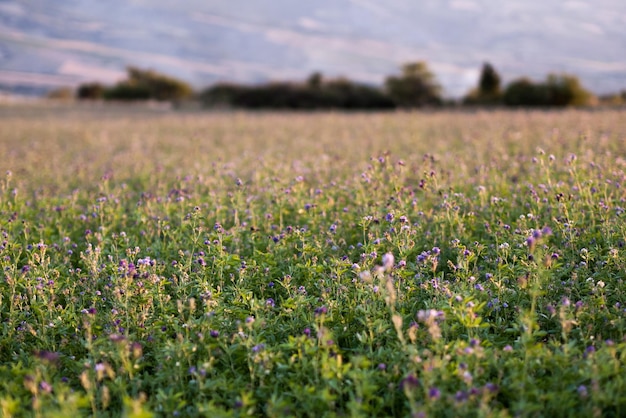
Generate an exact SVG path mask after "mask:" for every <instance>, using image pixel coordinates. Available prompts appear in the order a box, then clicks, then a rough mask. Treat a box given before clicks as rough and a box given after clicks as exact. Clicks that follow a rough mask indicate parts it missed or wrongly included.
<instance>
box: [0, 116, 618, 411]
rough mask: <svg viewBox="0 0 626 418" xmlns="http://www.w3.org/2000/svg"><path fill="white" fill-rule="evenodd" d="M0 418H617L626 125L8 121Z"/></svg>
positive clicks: (263, 119) (1, 202) (562, 120)
mask: <svg viewBox="0 0 626 418" xmlns="http://www.w3.org/2000/svg"><path fill="white" fill-rule="evenodd" d="M0 127H1V128H0V155H2V160H1V161H0V169H1V170H2V171H1V175H2V177H1V178H0V234H1V235H2V236H1V237H0V266H1V268H2V273H1V280H0V318H1V327H2V328H1V333H0V416H2V417H22V416H36V417H44V416H45V417H48V416H57V417H68V416H94V417H101V416H102V417H104V416H120V415H124V416H128V417H150V416H211V417H218V416H224V417H227V416H247V415H251V416H268V417H283V416H311V417H323V416H355V417H358V416H416V417H417V416H434V417H438V416H450V417H456V416H468V417H472V416H475V417H508V416H551V417H552V416H584V417H589V416H616V417H617V416H624V415H626V396H625V395H624V394H625V393H626V372H625V371H624V370H625V364H624V363H625V362H626V359H625V356H626V340H625V330H626V286H625V284H624V279H625V277H626V257H624V252H625V251H626V248H624V245H625V242H626V223H625V222H624V219H625V217H626V214H625V213H624V210H625V209H624V208H626V202H625V199H626V188H625V186H626V184H625V180H626V174H625V170H626V114H625V113H624V112H623V111H602V112H600V111H596V112H586V111H567V112H558V113H556V112H555V113H549V112H515V113H513V112H501V113H500V112H493V113H489V112H479V113H471V114H470V113H434V114H427V113H423V114H415V113H390V114H349V115H346V114H332V113H328V114H324V113H320V114H263V113H259V114H245V113H232V114H199V113H198V114H193V113H168V112H159V111H133V112H132V113H130V114H128V109H126V110H118V111H116V110H115V109H109V110H106V109H73V108H61V109H44V108H32V109H31V108H22V109H13V108H2V109H0Z"/></svg>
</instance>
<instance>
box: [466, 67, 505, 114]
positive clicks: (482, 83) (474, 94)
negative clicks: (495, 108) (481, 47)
mask: <svg viewBox="0 0 626 418" xmlns="http://www.w3.org/2000/svg"><path fill="white" fill-rule="evenodd" d="M501 100H502V91H501V87H500V74H498V72H497V71H496V69H495V68H494V67H493V66H492V65H491V64H490V63H488V62H486V63H484V64H483V67H482V70H481V73H480V79H479V80H478V87H477V88H476V89H474V90H472V91H471V92H470V93H469V94H468V95H467V96H465V97H464V98H463V103H464V104H469V105H496V104H500V103H501Z"/></svg>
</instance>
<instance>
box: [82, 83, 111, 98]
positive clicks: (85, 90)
mask: <svg viewBox="0 0 626 418" xmlns="http://www.w3.org/2000/svg"><path fill="white" fill-rule="evenodd" d="M105 91H106V87H105V86H104V85H103V84H100V83H85V84H81V85H80V86H78V89H77V90H76V98H77V99H80V100H100V99H103V98H104V93H105Z"/></svg>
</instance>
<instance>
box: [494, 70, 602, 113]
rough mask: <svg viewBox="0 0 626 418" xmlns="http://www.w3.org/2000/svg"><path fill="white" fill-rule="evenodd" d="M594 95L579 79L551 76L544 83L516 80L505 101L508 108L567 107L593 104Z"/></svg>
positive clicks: (508, 87)
mask: <svg viewBox="0 0 626 418" xmlns="http://www.w3.org/2000/svg"><path fill="white" fill-rule="evenodd" d="M592 99H593V95H592V94H591V93H590V92H589V91H587V90H586V89H585V88H584V87H583V86H582V85H581V84H580V81H579V80H578V78H577V77H575V76H572V75H568V74H560V75H557V74H550V75H548V77H547V78H546V81H544V82H543V83H533V82H532V81H530V80H528V79H527V78H521V79H518V80H515V81H513V82H511V84H509V85H508V86H507V88H506V90H505V92H504V96H503V101H504V104H506V105H508V106H541V107H549V106H555V107H565V106H585V105H589V104H591V102H592Z"/></svg>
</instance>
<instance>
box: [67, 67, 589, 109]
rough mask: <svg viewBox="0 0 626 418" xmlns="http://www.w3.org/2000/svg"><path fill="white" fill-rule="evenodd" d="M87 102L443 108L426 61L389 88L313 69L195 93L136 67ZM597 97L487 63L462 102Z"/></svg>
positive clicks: (559, 101) (88, 93) (85, 91)
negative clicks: (297, 77) (301, 78)
mask: <svg viewBox="0 0 626 418" xmlns="http://www.w3.org/2000/svg"><path fill="white" fill-rule="evenodd" d="M76 97H77V98H78V99H82V100H123V101H132V100H159V101H171V102H178V101H182V100H186V99H190V98H192V97H195V98H196V99H198V100H199V101H200V102H201V103H202V104H203V105H204V106H206V107H233V108H246V109H393V108H418V107H424V106H430V107H433V106H440V105H442V104H444V100H443V97H442V88H441V86H440V85H439V83H438V82H437V80H436V78H435V76H434V74H433V73H432V72H430V70H429V69H428V66H427V65H426V63H424V62H417V63H411V64H407V65H405V66H404V67H403V68H402V71H401V73H400V74H399V75H394V76H390V77H387V79H386V80H385V84H384V87H382V88H379V87H374V86H370V85H366V84H362V83H357V82H353V81H351V80H349V79H346V78H339V79H330V80H325V79H324V78H323V77H322V75H321V74H320V73H314V74H313V75H311V76H310V77H309V78H308V80H306V81H305V82H301V83H292V82H272V83H266V84H260V85H241V84H233V83H220V84H216V85H214V86H211V87H209V88H207V89H205V90H203V91H202V92H201V93H200V94H198V95H194V92H193V89H192V88H191V86H190V85H189V84H187V83H185V82H184V81H180V80H177V79H175V78H172V77H169V76H166V75H163V74H160V73H157V72H155V71H151V70H142V69H138V68H135V67H130V68H128V77H127V79H125V80H123V81H121V82H119V83H117V84H116V85H114V86H105V85H102V84H99V83H88V84H83V85H81V86H79V88H78V89H77V91H76ZM592 99H593V95H592V94H591V93H589V92H588V91H587V90H586V89H585V88H584V87H583V86H582V85H581V84H580V81H579V80H578V78H577V77H575V76H571V75H553V74H551V75H549V76H548V77H547V78H546V80H545V81H543V82H534V81H531V80H529V79H527V78H521V79H517V80H514V81H512V82H511V83H509V84H508V85H507V86H506V87H504V88H502V87H501V79H500V75H499V74H498V73H497V71H496V70H495V69H494V68H493V66H491V65H490V64H488V63H486V64H484V65H483V69H482V72H481V77H480V80H479V82H478V85H477V87H476V88H475V89H473V90H472V91H470V92H469V93H468V94H467V95H466V96H465V97H464V98H463V100H462V103H463V104H465V105H481V106H485V105H488V106H513V107H515V106H524V107H564V106H584V105H589V104H591V101H592Z"/></svg>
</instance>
